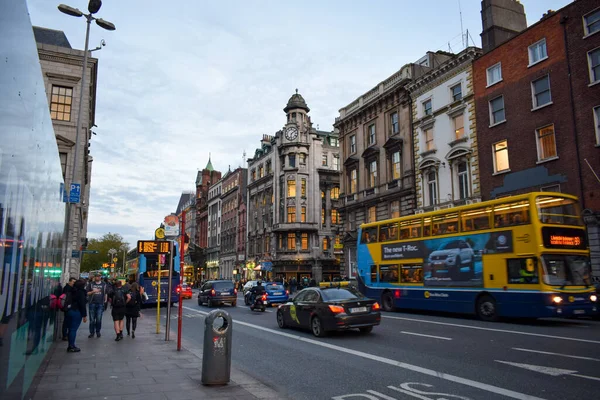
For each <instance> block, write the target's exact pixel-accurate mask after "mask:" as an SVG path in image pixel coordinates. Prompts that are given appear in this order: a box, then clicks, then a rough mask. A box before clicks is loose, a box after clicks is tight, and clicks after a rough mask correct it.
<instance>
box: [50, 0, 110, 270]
mask: <svg viewBox="0 0 600 400" xmlns="http://www.w3.org/2000/svg"><path fill="white" fill-rule="evenodd" d="M101 6H102V1H101V0H90V2H89V4H88V11H89V12H90V13H89V14H84V13H83V12H82V11H80V10H79V9H78V8H73V7H71V6H67V5H65V4H60V5H59V6H58V10H59V11H60V12H62V13H64V14H67V15H70V16H73V17H78V18H79V17H82V16H84V17H85V18H86V21H87V27H86V31H85V49H84V53H83V71H82V73H81V90H80V91H79V107H78V109H77V122H76V123H77V125H76V126H75V150H74V156H73V165H72V168H71V178H70V181H69V186H66V185H65V190H67V189H66V188H67V187H68V188H69V189H68V190H69V192H68V193H69V196H68V197H67V200H69V202H68V203H67V209H66V213H65V214H66V215H65V233H64V242H65V263H64V265H65V268H66V265H67V260H69V269H70V267H71V262H70V260H71V259H72V254H71V255H69V239H70V238H69V231H70V225H71V214H72V213H73V211H72V208H74V204H75V203H71V202H70V198H69V197H70V194H71V188H73V187H74V186H73V184H74V183H75V179H76V177H75V174H76V171H77V161H78V155H79V146H80V140H81V132H80V131H81V114H82V111H83V92H84V90H85V87H86V86H85V78H86V72H87V60H88V45H89V41H90V25H91V22H92V20H93V21H96V24H97V25H98V26H99V27H101V28H104V29H106V30H109V31H114V30H115V29H116V28H115V25H114V24H113V23H112V22H109V21H105V20H103V19H102V18H95V17H94V16H93V15H92V14H95V13H97V12H98V11H99V10H100V7H101ZM79 193H81V183H80V185H79ZM78 236H79V235H77V236H76V237H78ZM65 272H66V270H65ZM65 279H66V277H65Z"/></svg>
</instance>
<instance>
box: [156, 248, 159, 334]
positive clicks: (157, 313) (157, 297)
mask: <svg viewBox="0 0 600 400" xmlns="http://www.w3.org/2000/svg"><path fill="white" fill-rule="evenodd" d="M156 293H157V294H156V334H157V335H158V334H159V333H160V254H159V255H158V284H157V285H156Z"/></svg>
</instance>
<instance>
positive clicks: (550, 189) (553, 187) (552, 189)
mask: <svg viewBox="0 0 600 400" xmlns="http://www.w3.org/2000/svg"><path fill="white" fill-rule="evenodd" d="M540 192H556V193H560V185H550V186H542V187H541V188H540Z"/></svg>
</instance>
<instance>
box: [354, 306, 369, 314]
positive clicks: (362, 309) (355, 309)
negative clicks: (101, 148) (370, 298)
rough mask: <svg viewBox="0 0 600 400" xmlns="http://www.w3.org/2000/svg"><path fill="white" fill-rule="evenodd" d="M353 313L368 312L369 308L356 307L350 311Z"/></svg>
mask: <svg viewBox="0 0 600 400" xmlns="http://www.w3.org/2000/svg"><path fill="white" fill-rule="evenodd" d="M350 312H351V313H359V312H367V307H354V308H351V309H350Z"/></svg>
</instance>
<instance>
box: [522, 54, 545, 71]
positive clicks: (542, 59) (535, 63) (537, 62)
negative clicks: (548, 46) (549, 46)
mask: <svg viewBox="0 0 600 400" xmlns="http://www.w3.org/2000/svg"><path fill="white" fill-rule="evenodd" d="M547 59H548V56H546V57H544V58H541V59H539V60H537V61H536V62H534V63H531V64H529V65H528V66H527V68H531V67H533V66H534V65H538V64H539V63H541V62H542V61H544V60H547Z"/></svg>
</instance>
